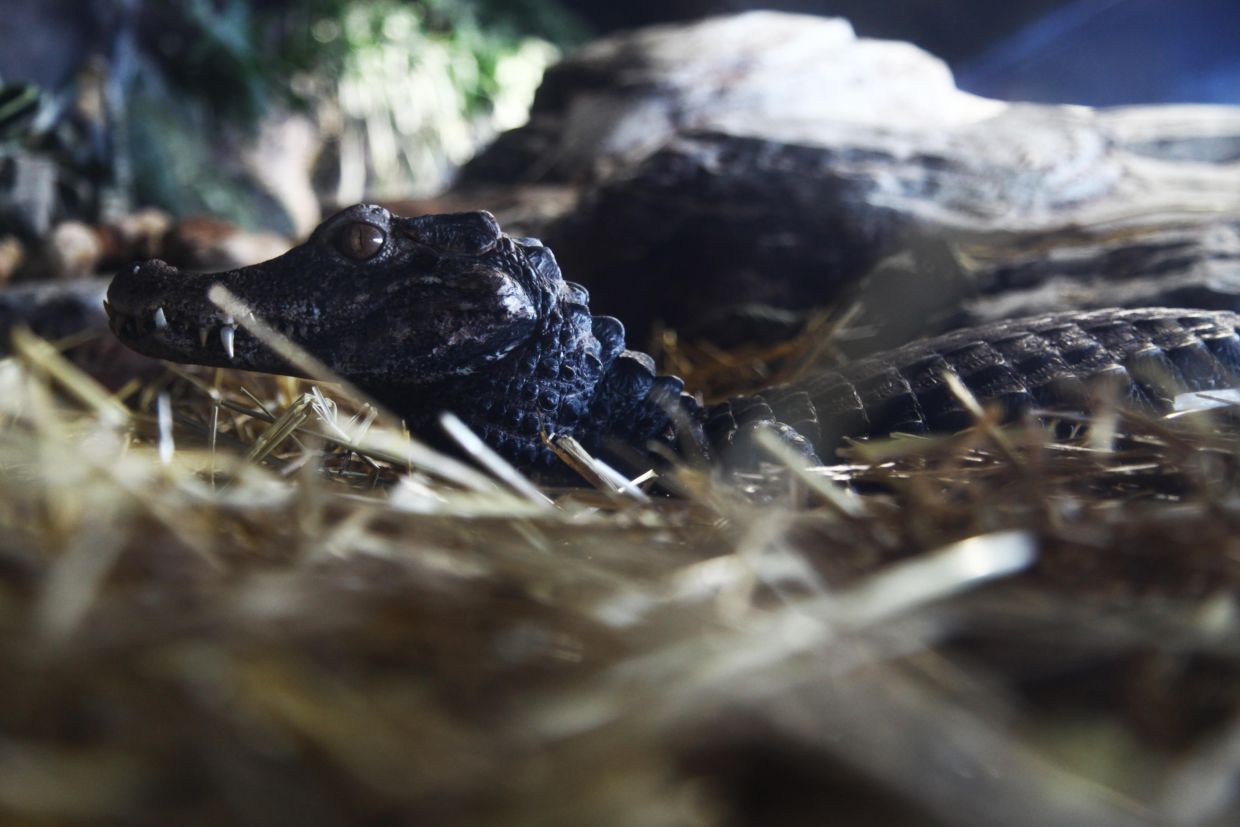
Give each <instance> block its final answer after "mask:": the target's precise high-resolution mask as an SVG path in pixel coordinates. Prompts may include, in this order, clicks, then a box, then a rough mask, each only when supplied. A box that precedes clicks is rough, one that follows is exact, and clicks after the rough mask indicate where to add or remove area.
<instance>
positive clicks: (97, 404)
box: [12, 327, 129, 425]
mask: <svg viewBox="0 0 1240 827" xmlns="http://www.w3.org/2000/svg"><path fill="white" fill-rule="evenodd" d="M12 343H13V350H14V352H15V353H17V354H18V355H19V356H21V358H22V359H23V360H25V362H26V364H27V365H29V366H30V367H31V368H32V369H35V370H38V371H41V372H43V373H44V374H45V375H46V376H48V377H49V378H51V379H52V380H53V381H54V382H56V383H57V384H58V385H60V386H61V387H62V388H64V389H65V390H66V391H67V392H68V393H69V394H70V395H71V396H73V398H74V399H76V400H78V401H79V402H81V403H82V404H84V405H86V406H87V407H89V408H90V409H91V410H93V411H95V412H96V413H97V414H98V415H99V416H100V417H101V418H102V419H104V420H105V421H107V422H109V423H111V424H113V425H121V424H124V423H126V422H128V421H129V410H128V409H127V408H126V407H125V406H124V405H122V404H121V403H120V402H118V401H117V400H116V399H115V398H114V397H113V396H112V395H111V394H110V393H108V392H107V391H106V390H104V389H103V388H102V387H100V385H99V383H98V382H96V381H95V380H94V379H92V378H90V377H89V376H87V375H86V374H85V373H83V372H82V371H81V370H79V369H78V368H77V367H76V366H75V365H74V364H73V363H72V362H70V361H69V360H68V359H66V358H65V357H64V356H62V355H61V354H60V352H59V351H57V350H56V348H54V347H52V345H51V344H50V343H49V342H47V341H46V340H44V339H41V338H39V337H38V336H36V335H34V334H33V333H31V332H30V331H28V330H26V329H24V328H21V327H15V328H14V329H13V334H12Z"/></svg>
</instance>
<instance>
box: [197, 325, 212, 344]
mask: <svg viewBox="0 0 1240 827" xmlns="http://www.w3.org/2000/svg"><path fill="white" fill-rule="evenodd" d="M208 335H210V331H208V330H207V329H206V328H205V327H200V328H198V344H199V346H200V347H206V346H207V336H208Z"/></svg>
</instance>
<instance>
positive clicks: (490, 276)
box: [107, 204, 688, 466]
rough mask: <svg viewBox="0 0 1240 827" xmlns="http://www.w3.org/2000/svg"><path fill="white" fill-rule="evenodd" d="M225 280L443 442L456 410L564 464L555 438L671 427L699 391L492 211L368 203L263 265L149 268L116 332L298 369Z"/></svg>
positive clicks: (183, 351) (492, 438)
mask: <svg viewBox="0 0 1240 827" xmlns="http://www.w3.org/2000/svg"><path fill="white" fill-rule="evenodd" d="M217 284H218V285H222V286H224V287H225V288H227V289H228V291H229V292H231V293H232V294H233V295H234V296H236V297H237V298H238V299H240V301H241V302H242V303H244V305H245V306H246V308H247V311H248V312H251V313H253V314H254V316H255V318H256V319H260V320H261V321H262V322H263V323H265V324H266V325H267V326H269V327H271V328H274V329H276V330H277V331H279V332H280V333H282V334H283V335H284V336H286V337H288V338H289V339H291V340H293V341H294V342H295V343H297V344H298V345H300V346H301V347H302V348H304V349H305V350H306V351H308V352H309V353H310V354H311V355H313V356H314V357H316V358H317V359H318V360H319V361H320V362H321V363H323V364H324V365H325V366H326V367H327V368H328V369H330V370H331V371H333V372H334V373H335V374H336V375H338V376H341V377H343V378H345V379H348V380H350V381H352V382H353V383H354V384H355V385H357V386H359V387H360V388H362V389H363V390H365V391H367V392H368V393H370V394H371V395H372V396H374V397H375V398H376V399H378V400H379V401H380V402H383V403H384V404H386V405H388V406H389V407H391V408H392V409H393V410H394V411H396V412H397V413H399V414H400V415H401V416H403V417H404V418H405V421H406V422H407V423H408V424H409V426H410V428H411V429H412V430H414V431H415V432H417V433H419V434H420V435H427V434H429V437H430V438H432V439H433V438H434V432H436V431H437V430H438V427H437V422H438V415H439V413H440V412H442V411H445V410H450V411H453V412H455V413H456V414H457V415H459V416H461V417H462V418H463V419H464V420H465V421H466V422H468V423H469V424H470V425H471V426H473V427H474V428H475V429H476V430H477V432H478V433H479V434H481V435H482V436H483V438H484V439H486V440H487V441H488V442H489V443H490V444H491V445H492V447H494V448H496V449H497V450H499V451H500V452H501V453H503V454H504V455H505V456H507V457H509V458H510V459H514V460H516V461H518V462H520V463H522V464H539V465H544V466H545V465H548V464H554V463H555V461H556V460H555V457H554V454H552V453H551V452H550V450H549V449H548V448H547V447H546V446H545V444H544V442H543V440H542V438H541V435H542V434H543V433H562V434H573V435H576V436H578V437H579V438H580V439H581V440H583V441H584V442H586V443H587V445H588V446H590V445H601V444H603V443H605V442H607V441H611V442H612V443H617V442H618V443H623V444H628V445H635V446H642V445H645V444H646V442H647V440H649V439H651V438H654V437H657V436H660V435H662V436H667V434H668V433H669V432H668V430H667V429H668V427H669V425H668V422H669V419H668V416H667V414H666V412H665V407H666V405H667V404H668V400H675V399H677V398H678V397H679V395H680V393H681V390H682V388H683V384H684V383H683V382H681V381H680V380H679V379H677V378H675V377H656V376H655V373H654V362H653V360H651V359H650V357H649V356H646V355H645V354H642V353H636V352H633V351H629V350H625V348H624V327H623V326H622V325H621V324H620V322H618V321H617V320H616V319H613V318H610V317H607V316H591V315H590V311H589V307H588V302H589V294H588V293H587V292H586V290H585V288H583V287H581V286H580V285H577V284H573V283H572V282H567V281H565V280H564V279H563V278H562V277H561V276H560V270H559V267H558V266H557V265H556V262H555V257H554V256H553V255H552V254H551V251H550V250H548V249H547V248H546V247H544V246H543V245H542V244H541V243H540V242H538V241H537V240H535V239H527V238H511V237H509V236H507V235H504V234H503V233H501V232H500V228H499V225H498V224H496V222H495V219H494V218H493V217H492V216H491V214H490V213H486V212H473V213H459V214H453V215H427V216H422V217H419V218H402V217H399V216H393V215H392V214H391V213H389V212H388V211H387V210H385V209H383V208H382V207H376V206H369V205H365V204H359V205H357V206H354V207H350V208H349V209H347V210H344V211H343V212H341V213H339V214H338V215H336V216H333V217H332V218H330V219H328V220H327V221H325V222H324V223H323V224H322V225H320V226H319V228H318V229H317V230H315V231H314V234H313V235H312V236H311V237H310V239H309V240H308V241H306V243H305V244H302V245H301V246H299V247H296V248H294V249H292V250H290V251H289V252H287V253H285V254H284V255H282V256H280V257H278V258H274V259H272V260H271V261H267V262H264V263H262V264H255V265H254V266H252V267H243V268H241V269H239V270H232V271H229V272H226V273H207V274H192V273H184V272H181V271H179V270H177V269H176V268H174V267H171V266H169V265H168V264H166V263H164V262H162V261H148V262H145V263H143V264H136V265H133V266H132V267H130V268H128V269H125V270H123V271H121V272H120V273H118V274H117V276H116V277H115V279H114V280H113V282H112V285H111V287H110V288H109V290H108V307H107V309H108V316H109V318H110V320H111V325H112V330H113V331H114V332H115V333H116V335H117V336H118V337H119V338H120V340H121V341H122V342H124V343H125V344H126V345H128V346H129V347H131V348H133V349H134V350H137V351H139V352H141V353H144V354H146V355H148V356H154V357H157V358H163V359H170V360H172V361H176V362H189V363H194V364H202V365H218V366H223V367H234V368H242V369H246V370H256V371H264V372H268V373H292V374H296V373H297V371H296V370H294V369H293V367H292V366H291V365H289V364H287V363H286V362H285V360H284V359H283V358H281V357H280V356H279V355H278V354H277V353H276V352H274V351H273V350H272V349H271V348H270V347H269V346H268V345H267V344H264V341H263V339H262V338H260V337H257V336H255V335H254V333H253V332H252V331H251V328H255V329H261V328H258V326H257V325H255V324H254V322H252V321H251V320H249V319H248V318H232V317H230V316H229V315H228V314H227V313H226V312H225V311H224V310H222V309H220V308H219V307H217V306H216V304H214V303H213V302H212V301H211V300H210V298H208V293H209V292H210V291H211V288H212V287H213V286H214V285H217ZM247 323H248V324H247ZM268 338H269V337H268ZM686 399H687V397H686ZM683 404H688V403H687V402H683ZM660 438H662V437H660Z"/></svg>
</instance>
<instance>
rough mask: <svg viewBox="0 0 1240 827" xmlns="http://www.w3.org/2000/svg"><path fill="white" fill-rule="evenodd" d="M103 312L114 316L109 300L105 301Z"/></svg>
mask: <svg viewBox="0 0 1240 827" xmlns="http://www.w3.org/2000/svg"><path fill="white" fill-rule="evenodd" d="M103 312H104V313H107V314H108V315H109V316H111V315H112V303H111V302H109V301H108V300H107V299H104V300H103Z"/></svg>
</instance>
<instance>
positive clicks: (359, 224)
mask: <svg viewBox="0 0 1240 827" xmlns="http://www.w3.org/2000/svg"><path fill="white" fill-rule="evenodd" d="M385 241H387V233H385V232H383V230H381V229H379V228H378V227H376V226H375V225H374V224H367V223H366V222H365V221H355V222H353V223H352V224H350V225H349V226H347V227H345V228H344V229H343V230H341V231H340V233H339V234H338V235H337V236H336V249H338V250H339V251H340V252H341V253H343V254H344V255H345V256H347V257H348V258H351V259H353V260H354V261H366V260H367V259H370V258H374V257H375V254H376V253H378V252H379V251H380V250H382V249H383V243H384V242H385Z"/></svg>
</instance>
